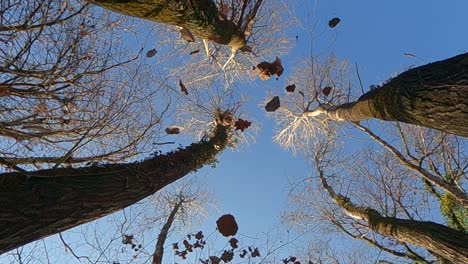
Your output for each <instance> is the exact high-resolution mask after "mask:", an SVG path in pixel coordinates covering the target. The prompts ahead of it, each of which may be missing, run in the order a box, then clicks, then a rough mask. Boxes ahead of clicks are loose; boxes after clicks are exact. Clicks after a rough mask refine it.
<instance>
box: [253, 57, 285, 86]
mask: <svg viewBox="0 0 468 264" xmlns="http://www.w3.org/2000/svg"><path fill="white" fill-rule="evenodd" d="M256 69H257V73H258V76H259V77H260V79H261V80H263V81H265V80H268V79H270V76H271V75H273V74H276V76H278V77H279V76H281V74H283V71H284V68H283V66H282V65H281V60H280V59H279V58H278V57H276V60H275V61H273V62H266V61H264V62H261V63H260V64H258V65H257V67H256Z"/></svg>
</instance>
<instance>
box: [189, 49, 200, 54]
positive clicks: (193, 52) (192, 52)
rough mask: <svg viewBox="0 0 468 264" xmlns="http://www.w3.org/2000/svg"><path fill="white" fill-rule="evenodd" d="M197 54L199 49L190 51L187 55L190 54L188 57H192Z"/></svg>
mask: <svg viewBox="0 0 468 264" xmlns="http://www.w3.org/2000/svg"><path fill="white" fill-rule="evenodd" d="M198 52H200V50H199V49H197V50H194V51H191V52H190V53H189V54H190V55H193V54H197V53H198Z"/></svg>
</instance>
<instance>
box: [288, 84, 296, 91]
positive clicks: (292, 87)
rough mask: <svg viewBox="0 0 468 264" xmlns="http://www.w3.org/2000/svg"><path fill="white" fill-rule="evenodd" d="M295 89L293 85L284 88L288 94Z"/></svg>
mask: <svg viewBox="0 0 468 264" xmlns="http://www.w3.org/2000/svg"><path fill="white" fill-rule="evenodd" d="M295 89H296V85H295V84H290V85H288V86H286V92H288V93H294V90H295Z"/></svg>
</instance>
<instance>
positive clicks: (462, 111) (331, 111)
mask: <svg viewBox="0 0 468 264" xmlns="http://www.w3.org/2000/svg"><path fill="white" fill-rule="evenodd" d="M306 114H307V115H309V116H317V115H320V114H326V115H327V116H328V117H329V118H331V119H333V120H348V121H361V120H365V119H369V118H378V119H381V120H386V121H400V122H404V123H408V124H414V125H419V126H424V127H429V128H434V129H438V130H441V131H444V132H448V133H452V134H456V135H460V136H464V137H468V125H467V124H468V53H465V54H461V55H458V56H455V57H453V58H450V59H446V60H443V61H438V62H434V63H430V64H427V65H424V66H421V67H417V68H413V69H410V70H408V71H405V72H403V73H402V74H400V75H398V76H397V77H395V78H393V79H391V80H389V81H388V82H387V83H385V84H384V85H382V86H381V87H380V88H378V89H375V90H372V91H369V92H368V93H366V94H364V95H362V96H361V97H360V98H359V100H358V101H356V102H352V103H347V104H343V105H340V106H337V107H328V106H321V107H319V108H318V109H315V110H313V111H310V112H307V113H306Z"/></svg>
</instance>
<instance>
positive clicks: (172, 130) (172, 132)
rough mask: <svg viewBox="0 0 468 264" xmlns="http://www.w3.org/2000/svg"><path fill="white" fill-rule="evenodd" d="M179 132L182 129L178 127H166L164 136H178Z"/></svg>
mask: <svg viewBox="0 0 468 264" xmlns="http://www.w3.org/2000/svg"><path fill="white" fill-rule="evenodd" d="M181 130H182V128H181V127H179V126H168V127H166V134H168V135H177V134H180V131H181Z"/></svg>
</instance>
